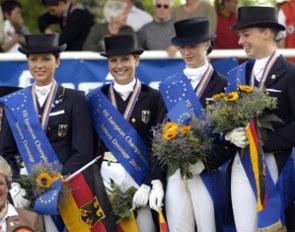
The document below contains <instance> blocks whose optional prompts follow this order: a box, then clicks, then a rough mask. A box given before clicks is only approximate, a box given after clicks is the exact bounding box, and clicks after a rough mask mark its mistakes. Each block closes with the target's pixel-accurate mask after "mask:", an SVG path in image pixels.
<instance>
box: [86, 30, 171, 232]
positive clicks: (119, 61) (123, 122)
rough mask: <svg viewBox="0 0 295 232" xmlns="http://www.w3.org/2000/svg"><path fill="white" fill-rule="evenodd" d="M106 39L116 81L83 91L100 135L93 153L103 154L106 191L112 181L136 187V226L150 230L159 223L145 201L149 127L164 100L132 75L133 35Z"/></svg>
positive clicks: (135, 63)
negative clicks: (153, 218)
mask: <svg viewBox="0 0 295 232" xmlns="http://www.w3.org/2000/svg"><path fill="white" fill-rule="evenodd" d="M104 41H105V52H103V53H101V55H102V56H105V57H107V62H108V67H109V72H110V75H111V76H112V77H113V78H114V80H113V81H112V82H111V83H110V84H106V85H104V86H103V87H101V88H100V87H99V88H96V89H94V90H93V91H91V92H90V93H89V94H88V95H87V96H86V98H87V100H88V102H89V105H90V109H91V112H92V120H93V123H94V127H95V129H96V132H97V134H98V135H99V138H100V140H99V144H100V145H99V146H98V149H97V150H98V151H97V152H98V153H99V154H100V155H103V161H102V163H101V174H102V177H103V180H104V184H105V186H106V188H107V189H108V190H110V189H111V180H113V181H114V182H115V183H116V184H118V185H119V186H120V189H121V191H123V192H125V191H126V190H127V189H128V188H130V187H132V186H133V187H135V188H137V191H136V193H135V195H134V197H133V208H138V210H137V218H136V221H137V224H138V226H139V230H140V231H141V232H153V231H156V226H157V223H154V222H153V220H152V214H151V210H150V209H149V207H148V206H147V203H148V199H149V194H150V191H151V186H152V183H151V179H150V166H151V165H152V163H153V162H152V157H151V155H150V152H151V145H152V136H153V135H152V130H151V129H152V127H153V126H156V125H157V124H159V123H161V122H162V120H163V119H164V117H165V113H166V110H165V105H164V103H163V101H162V99H161V95H160V93H159V92H158V91H157V90H155V89H152V88H151V87H149V86H147V85H145V84H143V83H141V81H140V80H139V78H138V77H136V76H135V70H136V68H137V66H138V65H139V56H140V54H142V53H143V49H141V48H138V45H137V38H136V36H134V35H117V36H109V37H105V39H104ZM155 225H156V226H155Z"/></svg>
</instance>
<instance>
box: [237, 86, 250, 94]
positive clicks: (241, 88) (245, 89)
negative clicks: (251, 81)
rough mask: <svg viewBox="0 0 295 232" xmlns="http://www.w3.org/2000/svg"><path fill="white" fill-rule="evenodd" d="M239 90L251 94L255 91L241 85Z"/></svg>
mask: <svg viewBox="0 0 295 232" xmlns="http://www.w3.org/2000/svg"><path fill="white" fill-rule="evenodd" d="M239 90H241V91H243V92H246V93H251V92H252V91H253V88H252V87H251V86H249V85H239Z"/></svg>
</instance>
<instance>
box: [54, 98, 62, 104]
mask: <svg viewBox="0 0 295 232" xmlns="http://www.w3.org/2000/svg"><path fill="white" fill-rule="evenodd" d="M61 102H62V99H59V100H55V102H54V103H55V104H56V105H57V104H58V103H61Z"/></svg>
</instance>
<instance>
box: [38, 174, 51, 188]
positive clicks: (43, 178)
mask: <svg viewBox="0 0 295 232" xmlns="http://www.w3.org/2000/svg"><path fill="white" fill-rule="evenodd" d="M36 183H37V185H38V186H39V187H40V188H46V189H48V188H50V187H51V185H52V183H53V179H52V177H51V176H50V175H49V174H48V173H47V172H45V173H44V172H42V173H41V174H40V175H39V176H38V177H37V178H36Z"/></svg>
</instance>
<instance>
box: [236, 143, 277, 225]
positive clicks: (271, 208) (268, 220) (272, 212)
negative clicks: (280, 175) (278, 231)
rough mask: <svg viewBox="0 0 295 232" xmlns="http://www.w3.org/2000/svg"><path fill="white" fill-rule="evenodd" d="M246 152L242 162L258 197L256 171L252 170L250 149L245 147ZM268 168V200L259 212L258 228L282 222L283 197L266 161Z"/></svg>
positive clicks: (266, 168)
mask: <svg viewBox="0 0 295 232" xmlns="http://www.w3.org/2000/svg"><path fill="white" fill-rule="evenodd" d="M244 151H245V154H244V155H243V156H242V157H241V162H242V165H243V167H244V170H245V172H246V174H247V177H248V179H249V182H250V184H251V187H252V190H253V192H254V195H255V198H256V199H257V189H256V185H255V178H254V173H253V171H252V166H251V159H250V154H249V149H245V150H244ZM265 170H266V190H265V191H266V201H265V202H264V209H263V210H262V211H260V212H259V213H258V228H268V227H271V226H274V225H276V224H278V223H280V222H281V220H280V218H281V197H280V193H279V191H278V190H277V188H276V186H275V184H274V182H273V180H272V178H271V176H270V173H269V170H268V167H267V164H266V163H265Z"/></svg>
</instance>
